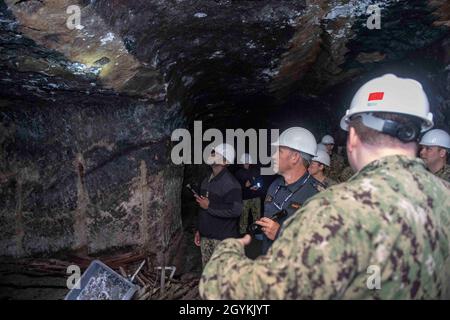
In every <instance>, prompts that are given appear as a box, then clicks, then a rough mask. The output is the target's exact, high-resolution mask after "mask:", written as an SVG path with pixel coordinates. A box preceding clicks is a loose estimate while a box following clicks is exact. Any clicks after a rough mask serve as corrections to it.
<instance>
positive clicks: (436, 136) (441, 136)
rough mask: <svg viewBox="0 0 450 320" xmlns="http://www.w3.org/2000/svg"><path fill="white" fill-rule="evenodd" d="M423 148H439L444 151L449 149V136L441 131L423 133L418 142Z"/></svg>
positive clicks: (434, 130)
mask: <svg viewBox="0 0 450 320" xmlns="http://www.w3.org/2000/svg"><path fill="white" fill-rule="evenodd" d="M420 144H421V145H423V146H439V147H442V148H445V149H450V135H449V134H448V133H447V132H445V131H444V130H441V129H433V130H430V131H428V132H427V133H425V135H424V136H423V137H422V140H420Z"/></svg>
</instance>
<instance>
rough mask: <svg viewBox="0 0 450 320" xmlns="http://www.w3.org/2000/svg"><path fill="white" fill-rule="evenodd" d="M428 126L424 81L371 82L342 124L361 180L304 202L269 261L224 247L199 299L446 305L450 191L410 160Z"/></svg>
mask: <svg viewBox="0 0 450 320" xmlns="http://www.w3.org/2000/svg"><path fill="white" fill-rule="evenodd" d="M399 102H402V103H399ZM397 112H398V113H397ZM432 125H433V122H432V115H431V114H430V113H429V104H428V100H427V98H426V95H425V93H424V92H423V89H422V86H421V85H420V83H418V82H417V81H414V80H411V79H400V78H397V77H396V76H394V75H386V76H383V77H381V78H377V79H374V80H372V81H369V82H368V83H367V84H366V85H364V86H363V87H362V88H361V89H360V90H359V91H358V92H357V94H356V95H355V97H354V99H353V101H352V105H351V107H350V110H348V111H347V114H346V116H345V117H344V118H343V119H342V122H341V126H342V127H343V129H345V130H348V131H349V134H348V137H347V153H348V157H349V162H350V164H351V165H352V167H353V168H354V169H355V171H357V173H356V174H355V175H354V176H353V177H352V178H351V179H350V180H349V181H348V182H347V183H342V184H339V185H336V186H333V187H331V188H329V189H327V190H325V191H324V192H321V193H319V194H317V195H316V196H314V197H312V198H311V199H310V200H309V201H307V202H306V203H305V205H304V206H303V207H302V208H301V209H300V210H299V211H298V212H297V213H296V214H295V215H293V216H292V217H291V218H290V219H289V220H288V221H286V222H285V224H284V225H283V229H282V231H281V233H280V236H279V238H278V239H277V241H275V242H274V244H273V246H272V247H271V249H270V250H269V252H268V253H267V254H266V255H265V256H261V257H259V258H258V259H256V260H255V261H252V260H249V259H246V258H245V256H244V245H246V244H248V243H249V242H250V237H249V236H246V237H244V238H242V239H227V240H225V241H223V242H222V243H221V244H220V245H219V246H218V247H217V249H216V251H215V253H214V254H213V256H212V257H211V260H210V262H209V263H208V264H207V266H206V268H205V270H204V272H203V275H202V278H201V281H200V287H199V289H200V294H201V296H202V297H203V298H208V299H420V298H424V299H449V298H450V268H449V266H450V257H449V255H450V245H449V241H450V216H449V214H448V213H449V212H450V184H448V183H447V182H445V181H443V180H441V179H439V178H437V177H435V176H434V175H433V174H431V173H430V172H428V171H427V170H426V168H425V165H424V163H423V161H422V160H420V159H418V158H416V157H415V155H416V152H417V150H418V144H417V140H418V134H419V132H420V131H421V130H422V131H423V130H427V129H429V128H430V127H431V126H432ZM374 279H378V280H379V282H378V283H379V285H378V284H377V281H376V280H375V281H374Z"/></svg>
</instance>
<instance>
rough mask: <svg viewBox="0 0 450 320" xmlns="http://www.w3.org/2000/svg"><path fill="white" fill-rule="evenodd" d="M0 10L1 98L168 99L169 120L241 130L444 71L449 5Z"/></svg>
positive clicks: (33, 6)
mask: <svg viewBox="0 0 450 320" xmlns="http://www.w3.org/2000/svg"><path fill="white" fill-rule="evenodd" d="M374 3H377V4H379V5H380V7H381V8H382V12H383V15H382V28H381V30H369V29H367V27H366V25H365V24H366V20H367V18H368V15H367V14H366V9H367V6H368V5H369V4H374ZM74 4H75V5H79V6H80V8H81V25H82V27H81V28H78V29H74V30H71V29H69V28H67V27H66V22H67V20H68V17H69V14H68V13H67V12H66V9H67V7H69V6H70V5H74ZM1 6H2V18H1V26H2V27H1V30H2V39H1V41H2V47H3V50H2V53H1V62H0V63H1V65H2V77H1V78H2V80H1V81H2V88H3V90H2V95H3V96H5V95H9V96H20V97H21V98H22V99H24V97H25V96H30V99H34V98H37V99H44V100H48V99H58V98H57V96H60V97H61V96H64V94H65V92H67V91H69V92H71V93H74V92H79V94H88V95H90V96H92V95H93V94H100V95H110V94H119V95H122V96H132V97H135V98H139V99H146V100H147V101H150V102H152V103H153V102H155V103H157V102H161V101H164V102H166V107H165V108H167V109H166V110H164V113H167V114H168V117H172V118H173V119H176V117H177V113H179V112H181V113H180V115H181V116H182V117H183V118H184V119H188V120H192V119H203V120H209V123H210V125H218V126H221V125H223V124H228V123H229V120H230V117H231V118H232V119H233V123H236V120H237V118H239V119H243V120H244V121H240V122H239V124H241V125H243V126H245V119H246V118H248V117H246V115H248V116H249V117H250V118H254V112H257V113H258V114H259V115H261V114H265V115H267V114H268V113H270V111H271V110H274V109H275V110H276V109H277V108H278V107H280V105H283V103H286V101H289V100H292V99H293V97H294V100H295V99H297V98H298V99H300V100H299V101H301V102H303V104H302V103H298V106H297V109H298V111H299V112H302V107H303V108H304V109H305V112H306V113H308V105H314V108H316V107H318V108H325V111H327V112H331V113H333V115H332V116H331V117H333V119H334V114H335V113H339V112H340V113H342V111H343V107H342V106H341V105H339V106H336V105H333V103H336V100H334V99H331V100H330V99H327V98H329V97H330V95H329V96H328V97H327V94H329V93H330V92H333V94H332V95H331V96H334V95H335V92H337V90H334V88H335V87H336V86H337V85H339V84H346V85H348V83H349V82H352V81H356V82H361V81H362V80H360V77H362V78H364V76H365V75H367V74H372V73H380V70H392V69H394V71H397V70H399V72H402V71H404V72H406V73H413V74H414V73H418V76H419V77H421V78H423V77H435V76H443V77H444V76H445V75H443V74H441V73H448V70H446V69H445V67H446V66H447V65H448V59H449V58H448V53H449V52H448V50H449V49H448V47H449V44H448V29H447V27H448V26H449V19H450V10H449V4H448V2H447V1H443V0H442V1H437V0H432V1H390V0H386V1H354V0H352V1H343V0H340V1H323V0H309V1H303V0H295V1H293V0H291V1H278V0H277V1H274V0H261V1H233V0H217V1H214V0H210V1H199V0H149V1H139V0H132V1H121V0H93V1H86V0H84V1H80V0H78V1H74V0H53V1H52V0H42V1H37V0H26V1H23V0H22V1H18V0H6V1H5V3H3V1H2V5H1ZM6 7H8V10H7V9H6ZM433 64H434V65H433ZM389 68H391V69H389ZM433 68H436V69H437V71H439V74H438V75H436V74H433V75H431V73H432V72H433V71H435V70H434V69H433ZM439 68H441V70H439ZM424 81H425V82H427V80H425V79H424ZM440 95H443V94H442V93H440ZM317 97H320V98H323V99H315V98H317ZM326 97H327V98H326ZM311 99H312V101H311ZM340 102H341V103H343V102H344V101H340ZM333 108H334V109H335V110H336V111H335V112H333V111H334V110H333ZM171 113H173V114H171ZM236 114H238V115H239V116H238V117H236ZM442 121H444V120H442ZM447 123H448V122H447Z"/></svg>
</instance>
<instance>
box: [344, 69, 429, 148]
mask: <svg viewBox="0 0 450 320" xmlns="http://www.w3.org/2000/svg"><path fill="white" fill-rule="evenodd" d="M374 112H383V113H395V114H403V115H408V116H411V117H414V118H415V119H417V120H418V121H419V123H420V128H419V130H420V131H422V132H425V131H427V130H429V129H430V128H432V127H433V115H432V114H431V113H430V104H429V102H428V98H427V95H426V93H425V91H424V90H423V87H422V85H421V84H420V83H419V82H418V81H416V80H413V79H406V78H399V77H397V76H396V75H393V74H386V75H384V76H382V77H379V78H376V79H373V80H371V81H369V82H367V83H366V84H365V85H363V86H362V87H361V88H360V89H359V90H358V92H357V93H356V94H355V96H354V97H353V100H352V103H351V105H350V109H348V110H347V112H346V114H345V116H344V117H343V118H342V120H341V128H342V129H343V130H346V131H348V121H349V120H350V118H351V117H352V116H354V115H360V116H361V118H362V122H363V124H364V125H365V126H366V127H369V128H372V129H374V130H377V131H380V132H383V133H386V134H390V135H392V136H396V137H398V138H400V139H401V140H402V141H412V140H414V139H417V137H418V132H417V133H414V134H412V133H411V131H412V130H413V129H414V128H413V127H411V126H405V125H402V124H399V123H397V122H395V121H391V120H383V119H380V118H378V117H375V116H373V113H374Z"/></svg>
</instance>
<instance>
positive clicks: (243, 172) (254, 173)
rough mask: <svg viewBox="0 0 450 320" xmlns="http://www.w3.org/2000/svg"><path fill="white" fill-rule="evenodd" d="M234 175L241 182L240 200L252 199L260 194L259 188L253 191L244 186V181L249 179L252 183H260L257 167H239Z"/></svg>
mask: <svg viewBox="0 0 450 320" xmlns="http://www.w3.org/2000/svg"><path fill="white" fill-rule="evenodd" d="M234 176H235V177H236V179H237V180H238V181H239V183H240V184H241V188H242V200H247V199H253V198H258V197H261V196H262V193H261V191H260V190H256V191H253V190H251V189H250V188H247V187H246V186H245V183H246V182H247V181H250V183H251V184H252V185H254V184H256V182H259V183H262V179H260V174H259V169H258V168H257V167H254V166H251V167H250V168H249V169H248V170H247V169H245V168H239V169H238V170H237V171H236V172H235V173H234Z"/></svg>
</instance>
